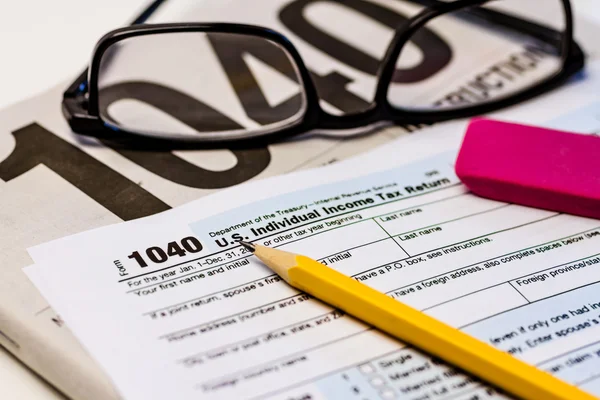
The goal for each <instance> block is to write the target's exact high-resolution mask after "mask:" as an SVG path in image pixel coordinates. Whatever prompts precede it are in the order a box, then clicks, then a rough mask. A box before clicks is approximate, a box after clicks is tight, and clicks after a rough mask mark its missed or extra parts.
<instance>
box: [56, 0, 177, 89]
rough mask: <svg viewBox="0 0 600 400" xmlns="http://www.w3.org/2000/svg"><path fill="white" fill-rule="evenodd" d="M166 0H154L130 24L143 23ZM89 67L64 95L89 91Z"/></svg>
mask: <svg viewBox="0 0 600 400" xmlns="http://www.w3.org/2000/svg"><path fill="white" fill-rule="evenodd" d="M165 1H166V0H153V1H152V2H151V3H150V4H149V5H148V6H147V7H146V8H145V9H144V10H143V11H142V12H141V13H140V14H139V15H138V16H137V17H135V18H134V20H133V21H132V22H131V23H130V24H129V25H137V24H143V23H144V22H146V21H147V20H148V18H150V16H151V15H152V14H154V12H155V11H156V10H157V9H158V8H159V7H160V6H161V5H162V4H163V3H164V2H165ZM87 80H88V68H86V69H85V70H84V71H83V72H82V73H81V74H80V75H79V76H78V77H77V79H75V80H74V81H73V83H71V84H70V85H69V87H68V88H67V90H65V93H64V97H71V98H72V97H76V96H79V95H82V94H84V93H86V92H87Z"/></svg>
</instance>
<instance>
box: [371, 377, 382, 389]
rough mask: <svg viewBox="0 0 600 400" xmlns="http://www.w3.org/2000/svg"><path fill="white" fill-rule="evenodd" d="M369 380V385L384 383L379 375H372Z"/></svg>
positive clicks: (376, 385)
mask: <svg viewBox="0 0 600 400" xmlns="http://www.w3.org/2000/svg"><path fill="white" fill-rule="evenodd" d="M370 382H371V385H373V386H375V387H378V386H382V385H384V384H385V381H384V380H383V378H382V377H380V376H374V377H373V378H371V379H370Z"/></svg>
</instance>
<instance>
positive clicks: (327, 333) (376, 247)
mask: <svg viewBox="0 0 600 400" xmlns="http://www.w3.org/2000/svg"><path fill="white" fill-rule="evenodd" d="M411 139H420V140H419V141H416V140H411ZM399 143H400V142H399ZM402 143H404V145H403V146H398V152H397V153H395V156H396V157H397V159H398V161H397V162H398V163H401V162H402V158H403V157H404V156H406V157H409V153H411V152H412V153H413V154H414V153H415V151H416V150H418V146H421V147H422V146H425V145H427V144H426V139H425V136H422V137H421V138H416V137H414V138H409V139H407V140H404V141H402ZM411 143H412V144H411ZM419 143H420V145H419ZM430 147H431V146H430ZM387 151H388V152H389V149H388V150H387ZM455 154H456V153H455V152H454V151H450V152H445V153H440V154H437V155H433V156H429V157H427V158H426V159H422V160H420V161H412V162H410V163H408V164H406V165H400V166H396V167H394V168H392V169H389V170H385V171H378V172H371V173H369V174H367V175H365V165H368V163H367V162H366V160H369V159H374V158H377V157H378V153H377V152H375V153H373V154H371V155H370V156H367V157H366V158H365V157H363V159H362V161H361V162H358V161H348V162H342V163H340V164H336V165H332V166H330V167H324V168H321V169H317V170H312V171H305V172H300V173H294V174H291V175H288V176H282V177H276V178H272V179H267V180H262V181H258V182H254V183H251V184H248V185H242V186H239V187H236V188H232V189H229V190H226V191H222V192H220V193H217V194H215V195H213V196H209V197H205V198H203V199H200V200H197V201H195V202H192V203H189V204H187V205H184V206H181V207H179V208H176V209H173V210H170V211H167V212H165V213H162V214H158V215H156V216H152V217H148V218H144V219H140V220H136V221H133V222H128V223H124V224H120V225H114V226H109V227H105V228H100V229H97V230H94V231H89V232H86V233H83V234H79V235H75V236H71V237H68V238H65V239H61V240H58V241H55V242H50V243H48V244H45V245H42V246H38V247H35V248H33V249H30V253H31V254H32V256H33V258H34V260H35V261H36V263H37V265H36V266H33V267H30V268H29V269H28V271H27V272H28V274H29V276H30V277H31V279H32V280H33V281H34V282H35V283H36V285H37V286H38V288H39V289H40V290H41V291H42V293H43V294H44V295H45V296H46V297H47V299H48V300H49V302H50V304H51V305H52V306H53V307H55V308H56V309H57V311H58V312H59V313H60V314H61V316H62V317H63V318H64V320H65V321H66V323H67V324H68V325H69V327H70V328H71V329H72V330H73V332H74V333H75V334H76V336H77V337H78V338H79V339H80V340H81V341H82V343H83V344H84V345H85V346H86V347H87V349H88V350H89V352H90V353H91V354H92V356H93V357H95V358H96V359H97V360H98V361H99V362H100V364H101V365H102V366H103V367H104V368H105V370H106V371H107V372H108V374H109V376H110V377H111V378H112V379H113V380H114V382H115V384H116V386H117V388H118V389H119V390H120V391H121V393H122V394H123V395H124V397H125V398H127V399H149V398H153V399H154V398H156V399H165V398H179V399H187V398H189V399H192V398H194V399H198V398H200V399H201V398H210V399H238V398H240V399H241V398H250V399H259V398H260V399H281V400H283V399H285V400H290V399H295V400H299V399H354V398H356V399H361V400H362V399H488V398H494V399H495V398H502V396H501V395H500V394H497V393H496V392H495V391H494V390H492V389H490V388H488V387H485V386H484V385H482V384H481V383H479V382H477V381H475V380H473V379H472V378H470V377H468V376H465V375H463V374H461V373H459V372H458V371H456V370H454V369H452V368H451V367H448V366H445V365H443V364H442V363H441V362H440V361H437V360H432V359H431V358H429V357H427V356H426V355H424V354H421V353H419V352H417V351H415V350H413V349H410V348H407V347H406V346H405V345H403V344H402V343H400V342H398V341H396V340H394V339H391V338H389V337H387V336H385V335H383V334H381V333H379V332H377V331H375V330H373V329H372V328H370V327H369V326H366V325H364V324H362V323H360V322H358V321H356V320H354V319H353V318H351V317H349V316H347V315H344V313H342V312H341V311H339V310H335V309H332V308H330V307H329V306H327V305H324V304H322V303H320V302H319V301H317V300H315V299H313V298H311V297H310V296H308V295H306V294H304V293H301V292H298V291H296V290H295V289H292V288H291V287H289V286H287V285H286V284H285V283H284V282H282V281H281V279H279V278H278V277H277V276H276V275H274V274H273V273H272V272H271V271H270V270H269V269H267V268H266V267H264V266H262V265H261V264H260V263H259V262H258V261H257V260H255V258H254V257H252V256H251V254H249V253H248V252H247V251H245V249H243V248H242V247H241V246H239V244H238V243H237V242H238V241H239V240H240V239H246V240H251V241H255V242H257V243H260V244H264V245H267V246H273V247H278V248H282V249H285V250H289V251H295V252H299V253H303V254H306V255H309V256H312V257H313V258H316V259H318V260H319V261H321V262H322V263H324V264H326V265H328V266H330V267H332V268H335V269H337V270H339V271H341V272H343V273H345V274H347V275H350V276H352V277H353V278H354V279H356V280H359V281H361V282H363V283H365V284H367V285H370V286H372V287H374V288H376V289H378V290H380V291H382V292H385V293H387V294H388V295H389V296H391V297H393V298H396V299H398V300H400V301H403V302H406V303H407V304H410V305H411V306H413V307H416V308H417V309H419V310H423V311H425V312H426V313H428V314H430V315H432V316H434V317H437V318H439V319H441V320H443V321H445V322H447V323H449V324H451V325H453V326H456V327H459V328H460V329H462V330H464V331H465V332H468V333H469V334H472V335H474V336H476V337H478V338H479V339H481V340H483V341H485V342H487V343H489V344H491V345H494V346H496V347H498V348H500V349H502V350H505V351H507V352H510V353H511V354H513V355H515V356H516V357H520V358H522V359H523V360H525V361H527V362H530V363H532V364H535V365H537V366H538V367H539V368H541V369H543V370H546V371H549V372H551V373H553V374H555V375H557V376H558V377H560V378H563V379H565V380H567V381H569V382H572V383H574V384H577V385H579V386H580V387H581V388H583V389H584V390H588V391H590V392H591V393H596V394H599V395H600V379H598V378H600V374H599V373H598V371H600V329H599V328H598V326H599V325H600V294H599V293H600V291H599V289H600V283H599V282H600V222H599V221H597V220H592V219H586V218H579V217H574V216H568V215H563V214H558V213H554V212H550V211H543V210H536V209H530V208H526V207H521V206H517V205H512V204H505V203H500V202H496V201H491V200H486V199H482V198H478V197H476V196H474V195H472V194H470V193H468V191H467V190H466V189H465V187H464V186H462V185H461V184H460V183H459V181H458V179H457V178H456V176H455V175H454V173H453V166H452V163H453V161H454V157H455ZM369 157H370V158H369Z"/></svg>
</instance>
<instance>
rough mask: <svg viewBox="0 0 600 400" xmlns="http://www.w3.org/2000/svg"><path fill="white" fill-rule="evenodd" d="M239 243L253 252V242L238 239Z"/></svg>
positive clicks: (254, 248) (254, 249)
mask: <svg viewBox="0 0 600 400" xmlns="http://www.w3.org/2000/svg"><path fill="white" fill-rule="evenodd" d="M239 243H240V244H241V245H242V246H244V247H245V248H247V249H248V250H250V251H251V252H253V253H254V251H256V246H255V245H254V243H250V242H244V241H243V240H240V242H239Z"/></svg>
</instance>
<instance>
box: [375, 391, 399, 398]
mask: <svg viewBox="0 0 600 400" xmlns="http://www.w3.org/2000/svg"><path fill="white" fill-rule="evenodd" d="M379 395H380V396H381V398H382V399H385V400H388V399H395V398H396V393H394V391H393V390H392V389H384V390H382V391H381V392H379Z"/></svg>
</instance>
